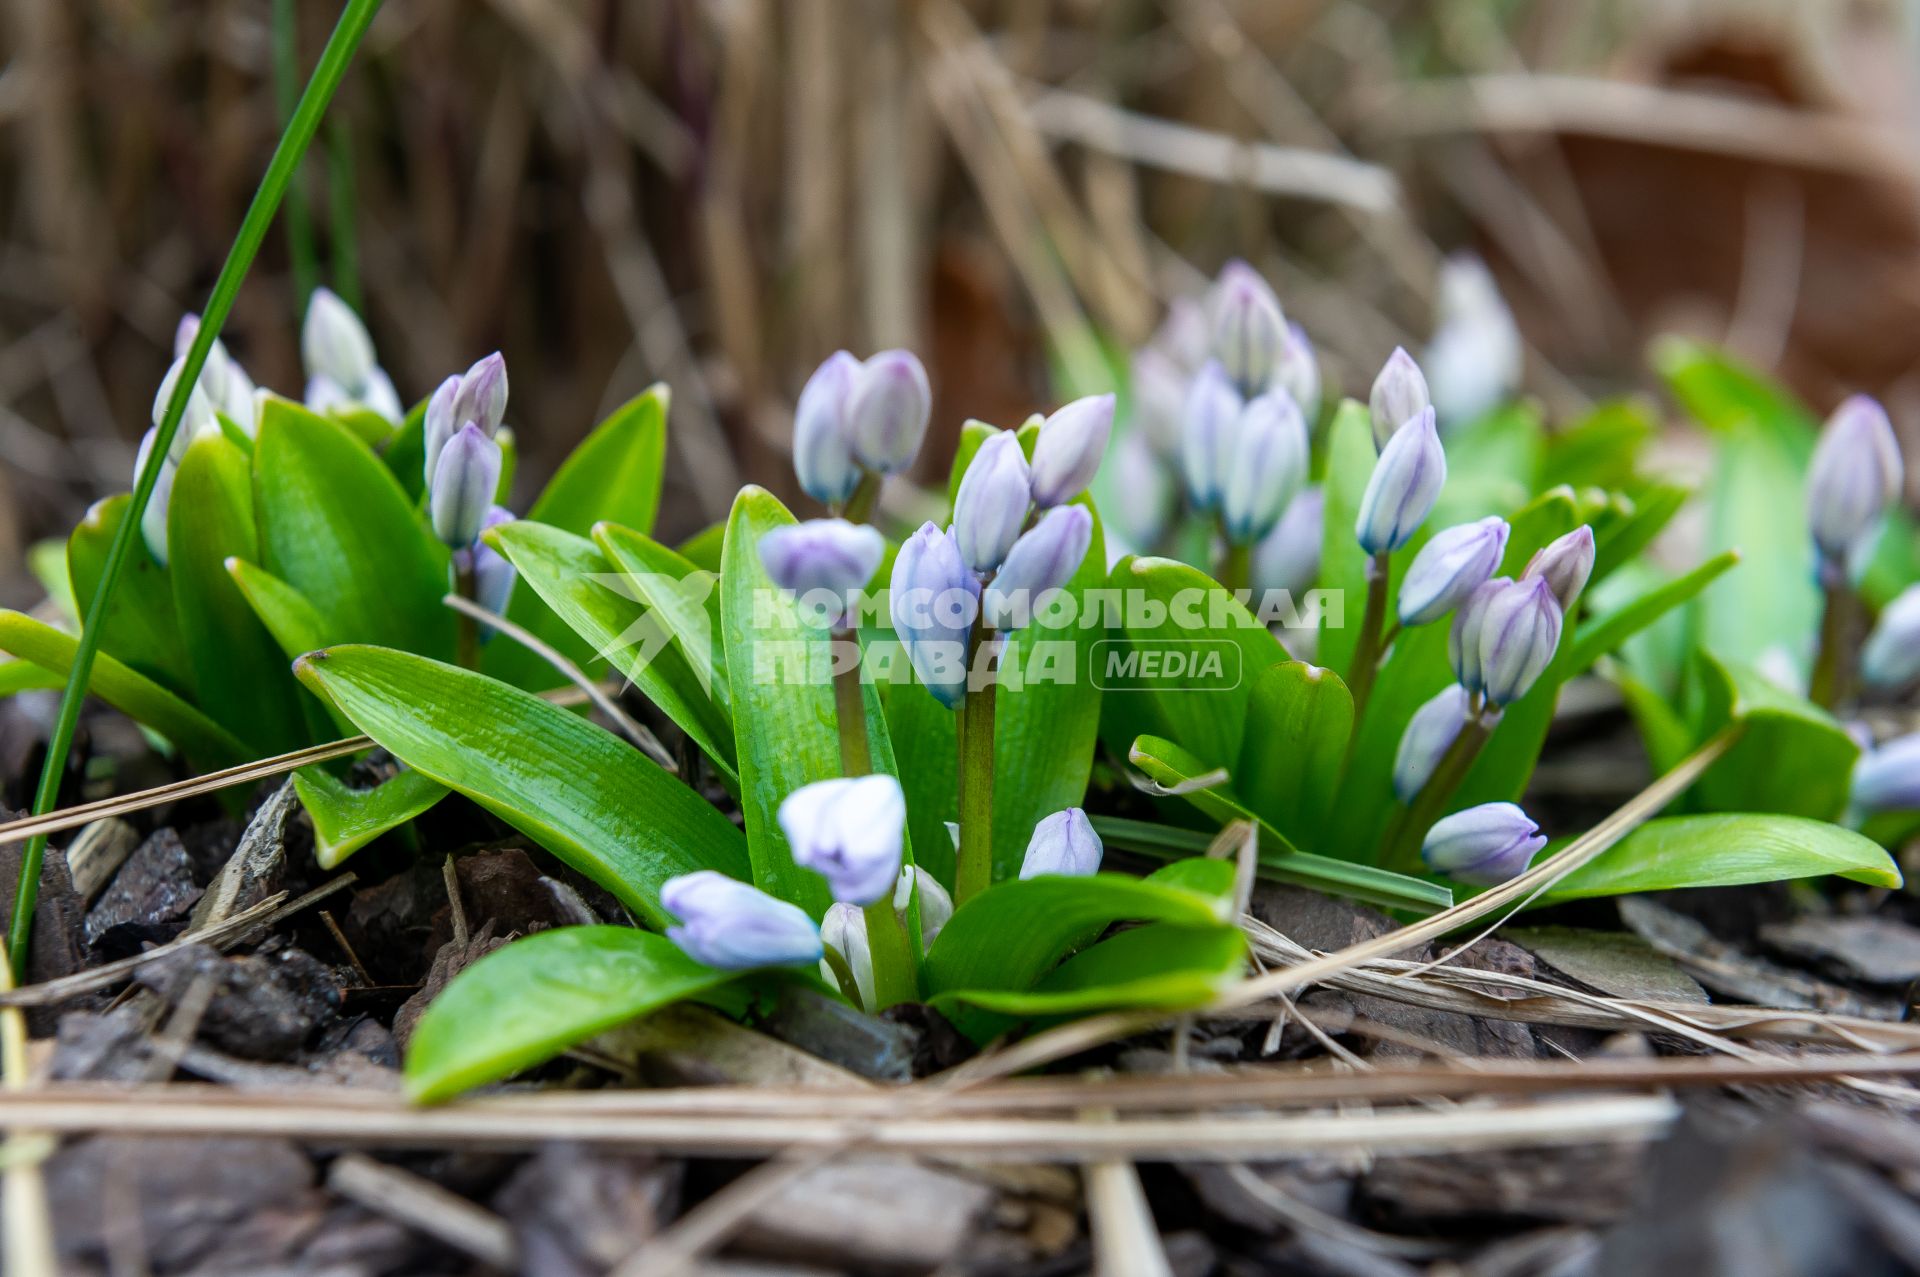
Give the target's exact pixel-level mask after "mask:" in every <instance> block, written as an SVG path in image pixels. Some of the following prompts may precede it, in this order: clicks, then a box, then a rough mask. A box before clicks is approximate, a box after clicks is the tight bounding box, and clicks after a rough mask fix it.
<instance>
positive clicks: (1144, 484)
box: [1107, 430, 1176, 548]
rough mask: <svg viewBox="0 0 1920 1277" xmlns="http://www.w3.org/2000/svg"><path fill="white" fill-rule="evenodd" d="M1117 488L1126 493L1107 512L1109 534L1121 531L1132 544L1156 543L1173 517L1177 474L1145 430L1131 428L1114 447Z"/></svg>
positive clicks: (1129, 543) (1114, 478)
mask: <svg viewBox="0 0 1920 1277" xmlns="http://www.w3.org/2000/svg"><path fill="white" fill-rule="evenodd" d="M1113 469H1114V475H1113V487H1114V491H1116V492H1121V493H1125V494H1126V497H1125V500H1123V501H1121V502H1119V503H1118V505H1116V506H1115V507H1114V508H1113V509H1112V510H1110V511H1109V512H1108V514H1107V520H1108V525H1107V526H1108V531H1109V534H1111V533H1113V532H1118V533H1119V535H1120V537H1121V539H1122V540H1123V541H1124V542H1125V543H1126V544H1127V545H1130V546H1134V547H1137V548H1144V547H1147V546H1151V545H1153V544H1154V543H1155V542H1156V541H1158V540H1159V539H1160V536H1161V534H1162V533H1163V532H1165V531H1166V530H1167V520H1168V519H1170V518H1172V517H1173V504H1174V499H1175V496H1176V493H1175V491H1174V485H1173V475H1172V473H1171V472H1170V471H1169V469H1168V467H1167V464H1166V462H1165V461H1163V460H1162V459H1161V456H1160V454H1159V453H1158V452H1156V451H1155V450H1154V445H1153V444H1151V443H1149V442H1148V441H1147V432H1146V431H1145V430H1130V431H1128V432H1127V433H1126V434H1125V435H1122V436H1121V438H1120V442H1119V443H1117V444H1115V445H1114V448H1113Z"/></svg>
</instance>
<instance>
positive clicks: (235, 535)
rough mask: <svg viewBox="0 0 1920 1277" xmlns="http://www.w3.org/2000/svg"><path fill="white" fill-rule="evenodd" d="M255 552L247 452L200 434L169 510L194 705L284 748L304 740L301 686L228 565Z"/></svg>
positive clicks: (252, 737)
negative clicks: (228, 570) (235, 580)
mask: <svg viewBox="0 0 1920 1277" xmlns="http://www.w3.org/2000/svg"><path fill="white" fill-rule="evenodd" d="M259 556H260V542H259V534H258V532H257V529H256V524H255V521H254V515H253V482H252V474H251V465H250V463H249V460H248V457H247V454H246V453H244V452H242V451H241V450H240V449H239V448H237V447H235V446H234V445H233V444H232V443H230V442H228V441H227V439H226V437H225V436H224V435H220V434H203V435H201V436H200V437H199V438H197V439H195V440H194V441H193V442H192V443H191V444H189V445H188V446H187V453H186V456H185V457H183V458H181V461H180V468H179V470H178V472H177V473H176V474H175V476H174V481H173V501H172V505H171V506H170V508H169V511H168V515H167V558H168V561H169V563H170V565H171V575H172V577H173V603H174V611H175V613H176V615H177V616H178V618H179V626H180V635H181V638H182V639H183V640H184V641H185V642H186V645H187V652H188V655H189V656H190V657H191V658H192V661H193V681H194V686H195V687H196V688H198V689H199V695H198V697H197V701H198V704H199V706H200V708H201V709H202V710H204V711H206V713H207V714H208V715H210V716H211V717H212V718H214V719H215V720H216V721H218V722H220V723H221V724H223V725H224V726H225V727H226V728H227V729H228V730H230V731H232V732H233V733H234V734H235V735H237V736H240V737H242V738H243V739H245V740H247V741H249V742H250V743H252V744H253V745H254V746H256V747H257V748H258V749H259V750H260V752H261V753H263V754H281V753H285V752H286V751H288V750H291V749H298V748H299V747H300V746H301V745H303V744H305V743H307V723H306V717H305V715H304V713H303V712H302V710H301V706H300V702H301V699H302V698H303V696H304V693H303V692H301V690H300V685H299V684H298V683H296V682H294V679H293V675H292V673H291V672H290V671H289V669H288V666H287V657H286V656H285V655H284V654H283V653H282V652H281V650H280V647H279V645H278V644H276V643H275V642H274V640H273V636H272V635H271V634H269V633H268V632H267V628H266V627H265V626H264V625H262V624H261V622H260V620H259V618H258V617H257V616H255V614H254V611H253V609H252V608H251V607H250V606H248V604H247V599H246V596H245V595H243V594H242V593H241V592H240V588H239V586H237V585H236V584H234V580H233V577H232V576H230V575H229V574H228V572H227V567H226V561H227V559H229V558H234V557H237V558H240V559H257V558H258V557H259Z"/></svg>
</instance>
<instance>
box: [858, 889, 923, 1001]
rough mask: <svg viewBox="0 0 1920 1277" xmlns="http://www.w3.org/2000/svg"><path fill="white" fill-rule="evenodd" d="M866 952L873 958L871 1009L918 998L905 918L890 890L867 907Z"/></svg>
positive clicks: (918, 992) (911, 943)
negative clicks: (895, 904)
mask: <svg viewBox="0 0 1920 1277" xmlns="http://www.w3.org/2000/svg"><path fill="white" fill-rule="evenodd" d="M866 917H867V952H868V954H869V955H870V956H871V957H872V958H873V1006H872V1007H871V1008H870V1009H871V1010H874V1011H884V1010H886V1009H887V1008H888V1007H890V1006H897V1005H898V1004H900V1003H902V1002H917V1001H919V999H920V982H919V980H918V979H916V978H915V976H914V962H913V942H912V940H911V939H909V937H908V936H907V918H906V914H905V913H904V912H902V911H901V910H898V909H895V908H894V907H893V893H892V892H888V893H887V894H886V895H885V896H882V897H881V898H880V899H878V900H876V901H874V902H873V903H872V904H870V905H868V906H867V909H866Z"/></svg>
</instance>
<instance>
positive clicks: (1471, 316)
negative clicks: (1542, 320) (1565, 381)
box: [1426, 254, 1526, 430]
mask: <svg viewBox="0 0 1920 1277" xmlns="http://www.w3.org/2000/svg"><path fill="white" fill-rule="evenodd" d="M1438 291H1439V306H1438V310H1439V319H1438V322H1437V323H1436V324H1435V326H1434V333H1433V341H1432V342H1431V343H1429V344H1428V346H1427V354H1426V368H1427V384H1428V385H1429V386H1430V387H1431V388H1432V390H1433V406H1434V410H1435V411H1436V412H1437V413H1438V414H1439V416H1440V420H1441V421H1443V422H1445V423H1446V426H1447V429H1449V430H1452V429H1453V428H1454V427H1455V426H1459V425H1463V424H1465V423H1466V422H1469V421H1473V420H1475V419H1477V418H1479V417H1483V416H1485V415H1486V414H1487V413H1489V412H1491V411H1493V410H1494V409H1495V408H1497V407H1499V406H1500V405H1501V404H1502V403H1505V402H1506V401H1507V399H1508V398H1510V397H1511V396H1512V394H1513V392H1514V390H1515V389H1516V388H1517V387H1518V386H1519V384H1520V373H1521V370H1522V368H1523V366H1524V364H1525V361H1526V348H1525V346H1524V345H1523V344H1522V343H1521V340H1520V326H1519V325H1518V324H1516V323H1515V322H1514V319H1513V312H1512V311H1510V310H1508V309H1507V303H1506V301H1505V299H1503V298H1502V297H1501V296H1500V288H1499V286H1498V285H1497V284H1496V283H1495V282H1494V279H1493V275H1492V273H1491V272H1490V271H1488V270H1487V267H1486V263H1484V262H1482V261H1481V260H1480V259H1479V258H1477V257H1473V256H1470V255H1465V254H1462V255H1457V256H1454V257H1450V258H1448V259H1447V261H1446V264H1445V265H1444V266H1442V267H1441V270H1440V279H1439V289H1438Z"/></svg>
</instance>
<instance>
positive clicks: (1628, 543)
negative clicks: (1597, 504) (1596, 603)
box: [1587, 483, 1693, 589]
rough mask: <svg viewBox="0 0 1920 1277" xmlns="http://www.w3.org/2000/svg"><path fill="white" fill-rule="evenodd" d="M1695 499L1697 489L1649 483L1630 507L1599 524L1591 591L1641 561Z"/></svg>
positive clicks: (1634, 497)
mask: <svg viewBox="0 0 1920 1277" xmlns="http://www.w3.org/2000/svg"><path fill="white" fill-rule="evenodd" d="M1692 497H1693V489H1692V488H1690V487H1685V486H1682V485H1681V484H1677V483H1649V484H1646V485H1644V486H1642V487H1641V488H1639V489H1638V491H1636V492H1635V493H1634V495H1633V496H1632V498H1631V499H1630V501H1629V507H1630V508H1628V509H1627V510H1625V511H1624V512H1621V513H1616V514H1613V515H1611V516H1610V517H1606V518H1602V519H1600V520H1599V521H1598V522H1596V523H1595V524H1594V525H1593V573H1592V575H1591V576H1590V577H1589V578H1588V580H1587V588H1589V589H1592V588H1593V587H1594V586H1595V585H1598V584H1599V583H1600V582H1602V581H1605V580H1606V579H1607V578H1608V577H1610V576H1612V575H1613V574H1614V573H1615V572H1617V571H1619V570H1620V569H1621V568H1623V567H1625V566H1626V565H1627V564H1629V563H1631V562H1633V560H1635V559H1636V558H1638V557H1639V556H1640V553H1641V551H1643V550H1645V549H1646V548H1647V547H1648V546H1649V545H1652V544H1653V541H1654V538H1655V537H1657V536H1659V535H1660V534H1661V532H1663V531H1665V530H1666V526H1667V525H1668V524H1669V523H1671V522H1673V517H1674V516H1675V515H1676V514H1679V513H1680V510H1681V507H1683V506H1685V505H1686V504H1687V502H1688V501H1689V500H1691V499H1692Z"/></svg>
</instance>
